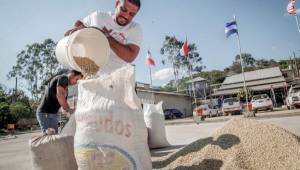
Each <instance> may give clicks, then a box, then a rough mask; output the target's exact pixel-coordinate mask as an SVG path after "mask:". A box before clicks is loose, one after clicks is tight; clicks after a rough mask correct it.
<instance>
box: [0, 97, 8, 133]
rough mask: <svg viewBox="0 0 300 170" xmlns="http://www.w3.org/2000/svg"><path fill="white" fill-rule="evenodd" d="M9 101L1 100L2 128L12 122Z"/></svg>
mask: <svg viewBox="0 0 300 170" xmlns="http://www.w3.org/2000/svg"><path fill="white" fill-rule="evenodd" d="M9 119H10V114H9V103H7V102H0V129H2V128H6V125H7V123H9V122H10V120H9Z"/></svg>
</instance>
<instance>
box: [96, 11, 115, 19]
mask: <svg viewBox="0 0 300 170" xmlns="http://www.w3.org/2000/svg"><path fill="white" fill-rule="evenodd" d="M91 15H92V16H94V17H97V18H98V17H99V18H112V16H111V14H110V13H109V12H103V11H100V10H97V11H94V12H93V13H91Z"/></svg>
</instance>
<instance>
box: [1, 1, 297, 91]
mask: <svg viewBox="0 0 300 170" xmlns="http://www.w3.org/2000/svg"><path fill="white" fill-rule="evenodd" d="M287 3H288V0H272V1H271V0H251V1H249V0H226V1H224V0H218V1H211V0H185V1H182V0H163V1H162V0H151V1H150V0H142V8H141V10H140V12H139V14H138V15H137V16H136V18H135V20H136V21H137V22H139V23H140V24H141V26H142V27H143V32H144V39H143V43H142V47H141V51H140V54H139V56H138V57H137V59H136V60H135V62H134V64H135V65H136V79H137V81H140V82H145V83H149V82H150V80H149V70H148V68H147V67H146V65H145V57H146V52H147V49H149V50H150V51H151V53H152V56H153V57H154V59H155V60H156V63H157V65H156V66H155V67H154V68H152V72H153V73H154V74H155V73H156V74H155V76H154V77H155V79H154V81H153V84H154V85H157V86H158V85H163V84H165V83H167V82H168V81H169V80H170V79H172V78H173V77H172V75H170V74H169V73H170V72H169V71H168V68H170V65H166V66H163V65H162V64H161V62H160V61H161V60H162V56H161V55H160V53H159V52H160V48H161V47H162V43H163V40H164V37H165V36H166V35H174V36H176V37H177V38H178V39H179V40H184V37H185V34H187V36H188V40H189V42H190V43H196V45H197V47H198V50H199V53H200V56H201V57H202V58H203V64H204V65H205V66H206V69H205V70H207V71H208V70H213V69H219V70H222V69H224V68H225V67H227V66H229V65H230V64H231V63H232V61H233V59H234V56H235V55H236V54H237V53H238V48H237V43H236V39H235V37H231V38H229V39H226V38H225V35H224V25H225V23H226V22H228V21H230V20H231V19H232V17H233V15H236V16H237V22H238V24H239V27H240V30H239V32H240V38H241V46H242V51H243V52H248V53H251V54H252V55H253V57H255V58H256V59H259V58H265V59H270V58H273V59H277V60H278V59H287V58H288V56H291V55H292V52H293V51H295V52H296V55H297V56H299V57H300V51H299V50H300V34H299V33H298V31H297V27H296V22H295V18H293V17H291V16H287V14H286V5H287ZM114 5H115V1H114V0H47V1H46V0H0V21H1V26H0V51H1V52H0V60H1V62H0V83H2V84H4V85H6V86H8V87H13V86H14V81H13V80H10V81H8V80H7V78H6V75H7V73H8V72H9V71H10V70H11V68H12V66H13V65H14V64H15V62H16V55H17V54H18V53H19V52H20V51H21V50H23V49H25V47H26V45H27V44H32V43H34V42H42V41H43V40H44V39H46V38H52V39H53V40H55V41H58V40H60V39H61V38H62V37H63V33H64V32H65V31H66V30H68V29H69V28H71V27H72V25H73V23H74V22H75V21H76V20H77V19H81V18H83V17H85V16H86V15H88V14H89V13H91V12H93V11H95V10H101V11H114ZM297 5H298V7H300V4H299V2H298V4H297ZM162 69H163V71H162ZM157 72H158V73H157ZM159 78H160V79H161V80H159ZM163 78H165V79H163ZM22 86H23V87H24V83H22V84H21V87H22Z"/></svg>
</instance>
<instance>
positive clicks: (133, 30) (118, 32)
mask: <svg viewBox="0 0 300 170" xmlns="http://www.w3.org/2000/svg"><path fill="white" fill-rule="evenodd" d="M113 17H114V16H113V15H112V14H111V13H103V12H99V11H95V12H93V13H92V14H90V15H88V16H87V17H85V18H84V19H82V20H81V21H82V22H83V24H84V25H85V26H87V27H89V26H93V27H98V28H100V29H102V28H103V27H106V28H107V29H108V30H110V29H111V30H112V32H111V33H110V35H111V36H112V37H113V38H115V39H116V40H117V41H118V42H120V43H122V44H135V45H137V46H139V47H140V45H141V41H142V28H141V27H140V25H139V24H137V23H135V22H133V21H132V22H131V23H129V24H128V25H126V26H120V25H118V24H117V23H116V22H115V21H114V19H113ZM126 64H127V62H125V61H124V60H122V59H121V58H120V57H118V56H117V54H115V52H114V51H113V50H110V55H109V59H108V62H107V64H106V65H105V66H104V67H103V68H102V69H101V71H102V72H104V73H107V74H109V73H111V72H112V71H114V70H116V69H118V68H121V67H122V66H124V65H126Z"/></svg>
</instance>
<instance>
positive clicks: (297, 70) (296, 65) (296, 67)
mask: <svg viewBox="0 0 300 170" xmlns="http://www.w3.org/2000/svg"><path fill="white" fill-rule="evenodd" d="M293 54H294V63H295V69H296V75H297V78H299V69H298V64H297V60H296V54H295V51H293Z"/></svg>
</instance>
